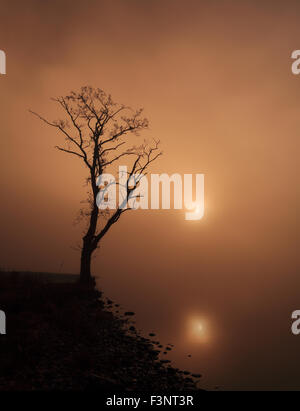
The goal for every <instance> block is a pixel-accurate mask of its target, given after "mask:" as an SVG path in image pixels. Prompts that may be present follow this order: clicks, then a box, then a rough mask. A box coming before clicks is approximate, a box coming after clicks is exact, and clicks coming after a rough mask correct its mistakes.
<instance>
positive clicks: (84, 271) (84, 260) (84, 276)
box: [79, 244, 93, 285]
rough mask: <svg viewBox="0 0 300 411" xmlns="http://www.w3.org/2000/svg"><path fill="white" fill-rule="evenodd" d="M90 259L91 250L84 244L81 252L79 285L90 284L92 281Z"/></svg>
mask: <svg viewBox="0 0 300 411" xmlns="http://www.w3.org/2000/svg"><path fill="white" fill-rule="evenodd" d="M91 258H92V248H91V247H90V246H88V245H87V244H84V245H83V247H82V251H81V261H80V280H79V281H80V283H81V284H86V285H88V284H92V282H93V279H92V275H91Z"/></svg>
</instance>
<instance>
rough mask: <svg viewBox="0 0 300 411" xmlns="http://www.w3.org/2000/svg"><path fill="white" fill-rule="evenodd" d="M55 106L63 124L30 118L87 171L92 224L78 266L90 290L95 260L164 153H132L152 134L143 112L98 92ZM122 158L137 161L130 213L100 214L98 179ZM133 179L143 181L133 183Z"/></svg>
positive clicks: (148, 148) (154, 148)
mask: <svg viewBox="0 0 300 411" xmlns="http://www.w3.org/2000/svg"><path fill="white" fill-rule="evenodd" d="M52 100H54V101H55V102H56V103H58V104H59V106H60V107H61V108H62V109H63V110H64V113H65V119H63V120H56V121H52V122H50V121H48V120H47V119H45V118H44V117H42V116H40V115H39V114H37V113H35V112H33V111H31V113H32V114H34V115H36V116H37V117H38V118H39V119H41V120H42V121H44V122H45V123H46V124H48V125H50V126H52V127H55V128H56V129H57V130H58V131H59V132H61V133H62V134H63V136H64V137H65V145H64V146H56V148H57V149H58V150H60V151H62V152H65V153H68V154H71V155H73V156H74V157H77V158H78V159H79V160H80V161H82V164H83V165H84V166H85V168H86V169H87V173H88V177H87V183H88V187H89V191H88V199H87V202H88V204H89V209H88V211H87V213H84V214H85V216H86V217H87V221H88V224H87V229H86V231H85V233H84V236H83V238H82V248H81V262H80V282H81V283H84V284H87V283H91V281H92V275H91V257H92V254H93V253H94V251H95V250H96V249H97V248H98V247H99V245H100V242H101V240H102V238H103V237H104V236H105V234H106V233H107V232H108V231H109V229H110V228H111V227H112V225H113V224H115V223H116V222H117V221H118V220H119V218H120V216H121V215H122V214H123V213H124V212H125V211H127V210H130V209H131V207H129V206H128V200H129V199H130V198H132V196H133V194H134V190H135V189H136V188H137V186H138V185H139V182H140V178H142V176H143V175H145V174H146V169H147V168H148V166H149V165H150V164H151V163H152V162H153V161H154V160H156V159H157V158H158V157H159V156H160V155H161V154H162V153H161V151H160V150H159V141H154V143H153V144H151V145H149V144H148V143H147V142H146V141H144V143H143V144H142V145H140V146H136V145H130V147H128V144H130V142H131V140H132V139H131V137H132V135H139V132H140V131H142V130H145V129H147V128H148V120H147V119H146V118H144V117H142V109H139V110H137V111H133V110H132V109H130V108H129V107H126V106H124V105H121V104H117V103H115V102H114V101H113V100H112V98H111V96H110V95H108V94H106V93H105V92H104V91H103V90H101V89H99V88H97V89H94V88H92V87H82V88H81V89H80V90H79V91H78V92H75V91H72V92H71V93H70V94H69V95H67V96H65V97H58V98H54V99H52ZM124 157H126V159H127V160H125V161H129V160H130V158H129V157H133V158H134V160H133V162H131V165H130V167H129V171H128V172H127V175H126V178H125V181H126V183H125V194H126V195H125V199H123V205H124V202H125V203H126V206H127V208H124V207H121V206H120V204H119V206H117V207H116V209H115V210H99V208H98V206H97V196H98V194H99V192H100V189H101V188H100V185H99V183H98V184H97V182H99V180H98V178H99V177H100V179H101V176H102V175H103V174H104V173H107V172H108V171H107V170H108V168H111V167H112V165H113V166H115V165H116V164H117V163H118V160H120V159H121V158H124ZM134 175H135V176H140V177H139V178H134V179H133V176H134ZM132 181H133V182H132ZM116 184H118V182H117V183H116ZM100 222H101V223H100ZM99 226H100V227H99Z"/></svg>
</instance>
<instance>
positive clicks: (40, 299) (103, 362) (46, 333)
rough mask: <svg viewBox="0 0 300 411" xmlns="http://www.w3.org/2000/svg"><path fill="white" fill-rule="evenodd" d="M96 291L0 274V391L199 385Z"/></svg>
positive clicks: (144, 389)
mask: <svg viewBox="0 0 300 411" xmlns="http://www.w3.org/2000/svg"><path fill="white" fill-rule="evenodd" d="M111 306H112V302H110V301H108V302H107V300H105V299H104V297H103V296H102V294H101V292H99V291H96V290H94V289H83V288H82V287H80V286H79V285H78V284H76V283H69V284H67V283H49V282H43V281H41V279H37V278H30V276H18V275H17V274H16V273H15V274H14V275H5V276H2V275H1V274H0V309H1V310H4V311H5V313H6V316H7V334H6V335H1V336H0V363H1V369H0V390H2V391H3V390H4V391H5V390H12V391H16V390H25V391H40V390H42V391H44V390H46V391H49V390H59V391H70V390H71V391H72V390H75V391H77V390H80V391H86V390H88V391H91V390H92V391H105V392H107V391H119V392H121V391H122V392H158V391H160V392H161V391H166V392H167V391H168V392H170V391H173V392H175V391H176V392H179V391H187V390H188V391H198V390H199V388H198V387H197V381H198V380H199V377H200V375H194V376H192V375H190V373H189V372H187V371H181V370H179V369H177V368H173V367H172V366H171V365H170V362H169V360H162V359H160V357H159V355H160V353H161V348H159V347H162V346H161V345H160V344H159V342H158V341H153V338H152V339H148V338H144V337H142V336H141V335H139V333H138V332H137V331H136V329H135V327H134V326H133V325H132V324H131V323H130V321H128V318H130V316H131V315H132V314H133V313H130V312H127V313H125V315H123V316H122V315H117V314H116V313H113V312H112V310H111Z"/></svg>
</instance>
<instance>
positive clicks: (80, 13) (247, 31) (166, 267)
mask: <svg viewBox="0 0 300 411" xmlns="http://www.w3.org/2000/svg"><path fill="white" fill-rule="evenodd" d="M3 3H4V4H1V16H0V19H1V20H0V34H1V35H0V49H2V50H4V51H5V52H6V54H7V75H6V76H0V88H1V94H0V110H1V125H2V129H1V177H0V179H1V192H2V197H1V201H2V204H1V205H2V210H1V211H2V212H1V217H0V218H1V233H2V242H1V259H0V265H1V266H2V267H4V268H7V269H19V270H41V271H53V272H58V271H61V272H78V267H79V253H78V252H75V251H74V250H73V249H72V248H71V247H74V246H76V245H78V244H80V235H81V231H82V227H81V226H80V225H75V226H74V225H73V222H74V220H75V218H76V215H77V210H78V209H79V207H80V201H81V200H82V199H83V196H84V193H85V187H83V182H84V173H83V170H82V168H81V166H80V163H79V162H78V161H76V160H75V159H73V158H71V157H68V156H67V155H64V154H63V153H61V152H58V151H56V150H55V149H54V148H53V147H54V145H56V144H59V143H60V142H61V141H62V137H61V136H60V135H59V134H56V132H55V130H54V129H51V128H48V127H47V126H45V125H44V124H42V123H40V122H39V121H38V120H37V119H36V118H34V117H33V116H32V115H30V114H29V113H28V109H32V110H34V111H37V112H39V113H41V114H43V115H45V116H46V117H47V118H50V119H52V118H53V119H54V118H57V117H59V115H58V111H57V108H56V106H55V104H54V103H53V102H51V101H50V100H49V97H51V96H57V95H64V94H67V93H68V92H69V91H70V90H72V89H78V88H79V87H81V86H82V85H87V84H89V85H92V86H95V87H100V88H103V89H104V90H106V91H107V92H110V93H112V95H113V97H114V98H115V99H116V100H117V101H119V102H121V103H125V104H128V105H131V106H132V107H140V106H143V107H144V108H145V112H146V114H147V116H148V118H149V120H150V126H151V127H150V128H151V129H150V131H149V132H147V133H146V135H145V136H147V137H148V136H149V137H150V136H153V137H156V138H160V140H161V142H162V148H163V150H164V156H163V157H162V158H161V159H159V160H158V161H157V163H156V164H155V165H154V166H153V168H152V170H153V172H158V173H162V172H167V173H169V174H172V173H174V172H176V173H182V174H183V173H205V175H206V176H205V187H206V188H205V196H206V198H205V207H206V214H205V217H204V219H203V220H201V221H199V222H186V221H185V220H184V216H183V212H180V211H144V212H142V211H137V212H132V213H131V214H129V213H126V214H125V215H124V216H123V218H122V220H121V221H120V223H118V224H117V225H116V226H114V227H113V229H112V230H111V231H110V232H109V234H108V235H107V237H106V238H105V241H104V243H103V246H102V247H101V250H100V253H99V255H98V256H97V258H96V259H95V260H94V263H93V264H94V265H93V268H94V270H93V271H94V273H95V274H96V275H97V276H99V284H100V286H101V287H103V288H104V290H105V292H106V293H107V294H108V295H109V296H111V297H112V298H115V299H116V300H118V302H121V303H122V304H124V306H125V307H127V308H130V309H133V310H135V311H137V313H138V315H137V320H138V322H139V324H140V326H142V327H143V328H144V329H146V330H149V331H151V330H152V329H154V330H157V331H158V335H159V336H161V338H162V339H165V340H166V342H168V341H167V339H173V341H175V343H177V344H178V347H179V348H178V352H177V354H174V355H175V357H176V360H177V361H178V363H179V364H184V366H185V367H188V366H189V364H187V363H186V361H185V360H184V355H185V352H188V350H193V358H195V360H193V361H194V362H193V363H192V364H191V366H190V368H194V369H195V371H200V372H203V373H204V374H206V375H207V383H209V384H216V385H223V386H225V387H226V386H227V387H228V386H229V387H235V388H239V387H247V388H249V387H252V386H263V385H265V386H266V385H268V384H270V385H271V386H276V387H277V388H282V387H283V386H284V384H288V385H289V386H290V387H292V388H293V386H292V385H293V384H294V383H296V381H295V379H296V378H298V381H299V376H300V375H299V373H298V371H297V369H296V367H294V366H293V364H294V362H295V358H296V360H299V350H298V348H299V345H300V339H298V340H297V337H293V336H291V335H290V331H289V327H290V320H289V318H290V313H291V311H293V310H294V309H299V308H300V307H299V305H300V301H299V298H298V295H299V293H298V292H297V291H298V290H299V285H300V284H299V283H300V280H299V278H298V277H297V276H296V271H297V269H298V271H299V257H298V249H297V247H296V246H297V240H298V232H297V231H298V230H297V229H298V225H299V218H298V215H297V205H298V203H299V183H298V181H299V178H298V169H299V166H298V152H299V140H298V139H299V128H300V116H299V110H300V76H298V77H297V76H295V75H293V74H292V73H291V63H292V61H291V59H290V55H291V52H292V51H293V50H295V49H299V48H300V47H299V46H300V44H299V34H300V26H299V12H300V5H299V3H298V2H297V1H280V2H277V1H260V2H258V1H257V2H256V1H243V2H240V1H228V0H224V1H214V0H213V1H190V0H188V1H177V0H172V1H171V0H163V1H158V0H149V1H147V2H146V1H137V0H123V1H121V0H119V1H112V2H102V1H86V2H74V1H52V2H41V1H27V2H26V3H25V2H21V1H14V2H5V1H4V2H3ZM76 3H78V4H76ZM116 256H117V258H116ZM297 304H298V306H297ZM193 313H199V315H200V316H204V317H205V318H208V319H209V322H210V324H211V327H212V340H213V341H212V343H211V344H207V346H205V347H203V346H199V347H198V346H197V347H195V346H192V347H189V346H188V345H187V342H186V341H185V338H184V332H183V331H182V330H183V329H184V327H183V326H182V324H183V323H185V321H186V318H187V317H188V316H189V315H192V314H193ZM193 315H194V314H193ZM150 328H151V330H150ZM213 336H214V338H213ZM270 346H272V347H273V352H272V353H270ZM185 350H186V351H185ZM254 358H255V359H256V361H257V362H258V363H259V364H260V365H256V366H255V367H254V365H253V359H254ZM293 361H294V362H293ZM252 367H253V369H252ZM275 367H280V369H281V373H280V375H277V376H276V375H275V373H274V369H275ZM257 368H260V371H261V372H260V373H258V370H257ZM246 370H247V372H246V373H245V371H246ZM272 384H273V385H272Z"/></svg>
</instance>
